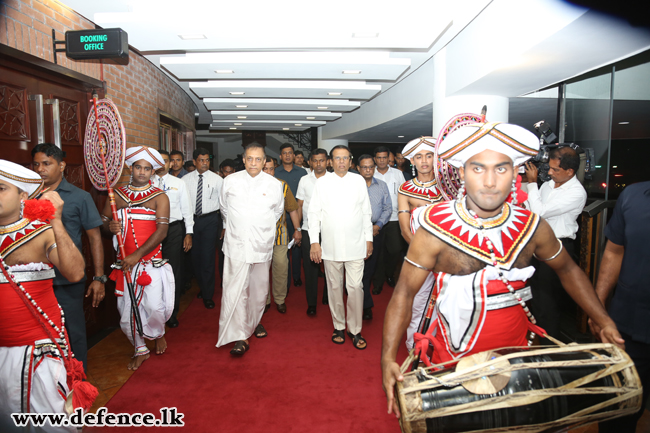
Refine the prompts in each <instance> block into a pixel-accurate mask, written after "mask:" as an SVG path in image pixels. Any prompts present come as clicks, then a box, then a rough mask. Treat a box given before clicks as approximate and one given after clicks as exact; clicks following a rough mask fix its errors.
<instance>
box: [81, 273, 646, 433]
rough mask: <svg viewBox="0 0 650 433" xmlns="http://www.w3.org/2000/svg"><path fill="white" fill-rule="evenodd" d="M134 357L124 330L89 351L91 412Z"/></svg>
mask: <svg viewBox="0 0 650 433" xmlns="http://www.w3.org/2000/svg"><path fill="white" fill-rule="evenodd" d="M197 293H198V286H196V285H193V286H192V289H190V290H189V291H188V292H187V293H186V294H185V295H183V297H182V298H181V305H180V307H179V321H180V322H181V325H180V326H183V324H182V321H183V317H182V314H183V312H184V311H185V310H186V309H187V306H188V305H189V304H190V302H191V301H192V300H194V299H195V298H196V295H197ZM148 345H149V349H153V342H151V341H149V342H148ZM132 353H133V346H132V345H131V343H130V342H129V340H128V339H127V338H126V336H125V335H124V333H123V332H122V330H121V329H116V330H115V331H113V332H112V333H111V334H109V335H108V336H107V337H106V338H104V339H103V340H101V341H100V342H99V343H97V344H96V345H95V346H93V347H92V348H91V349H90V350H89V351H88V374H87V375H88V380H89V381H90V382H91V383H92V384H93V385H95V386H96V387H97V389H98V390H99V396H98V397H97V400H95V404H94V405H93V406H92V408H91V410H90V411H91V412H96V411H97V409H99V408H100V407H102V406H105V405H106V403H107V402H108V401H109V400H110V399H111V398H112V397H113V396H114V395H115V394H116V393H117V391H119V390H120V388H121V387H122V385H124V383H126V381H127V380H128V379H129V378H130V377H131V375H132V374H133V373H134V372H133V371H129V370H127V369H126V365H127V363H128V362H129V357H130V356H131V355H132ZM571 432H572V433H598V427H597V425H595V424H593V425H590V426H587V427H581V428H577V429H573V430H571ZM636 433H650V411H648V410H646V411H645V412H644V414H643V418H641V421H640V422H639V425H638V426H637V432H636Z"/></svg>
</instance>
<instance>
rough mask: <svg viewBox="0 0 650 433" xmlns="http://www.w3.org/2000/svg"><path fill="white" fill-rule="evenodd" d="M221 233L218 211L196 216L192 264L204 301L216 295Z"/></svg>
mask: <svg viewBox="0 0 650 433" xmlns="http://www.w3.org/2000/svg"><path fill="white" fill-rule="evenodd" d="M220 234H221V227H220V224H219V216H218V215H217V212H211V213H209V214H207V215H202V216H200V217H197V216H195V217H194V236H193V239H192V249H191V251H192V265H193V267H194V276H195V277H196V279H197V281H198V283H199V288H200V289H201V296H202V297H203V300H204V301H206V300H208V299H210V300H211V299H212V297H213V296H214V286H215V284H216V281H215V263H216V261H217V260H216V258H217V239H219V235H220Z"/></svg>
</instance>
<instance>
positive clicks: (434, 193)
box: [398, 178, 443, 350]
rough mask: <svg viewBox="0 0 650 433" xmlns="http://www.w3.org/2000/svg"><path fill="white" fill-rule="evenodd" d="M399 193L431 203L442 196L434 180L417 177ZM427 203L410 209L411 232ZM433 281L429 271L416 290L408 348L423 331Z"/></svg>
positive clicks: (409, 181) (408, 334)
mask: <svg viewBox="0 0 650 433" xmlns="http://www.w3.org/2000/svg"><path fill="white" fill-rule="evenodd" d="M398 193H399V194H402V195H405V196H407V197H411V198H415V199H417V200H424V201H427V202H429V203H431V204H434V203H438V202H439V201H441V200H443V196H442V194H441V193H440V189H439V188H438V183H437V182H436V180H435V179H434V180H432V181H431V182H420V181H419V180H418V179H417V178H413V179H411V180H407V181H406V182H404V183H403V184H402V185H401V186H400V187H399V190H398ZM426 207H427V205H424V206H420V207H416V208H414V209H412V210H411V232H412V233H413V234H415V232H416V230H417V229H418V228H419V227H420V223H419V221H418V216H419V215H420V212H422V211H423V210H424V209H426ZM434 282H435V275H434V273H433V272H430V273H429V275H428V276H427V279H426V280H424V284H422V287H420V290H418V293H417V294H416V295H415V298H414V299H413V307H412V311H411V323H410V324H409V327H408V329H407V330H406V347H407V348H408V350H411V349H412V348H413V335H414V334H415V333H416V332H423V331H424V329H422V325H423V323H424V316H425V312H426V310H427V305H428V304H429V300H430V299H431V294H432V293H433V284H434Z"/></svg>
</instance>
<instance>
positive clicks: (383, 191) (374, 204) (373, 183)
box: [357, 155, 393, 320]
mask: <svg viewBox="0 0 650 433" xmlns="http://www.w3.org/2000/svg"><path fill="white" fill-rule="evenodd" d="M357 168H358V169H359V172H360V173H361V176H362V177H363V178H364V180H365V181H366V186H367V187H368V197H369V198H370V208H371V209H372V218H371V221H372V246H373V249H372V254H371V255H370V257H369V258H368V260H366V264H365V266H364V268H363V320H370V319H372V307H374V305H375V304H374V302H373V301H372V294H371V293H370V279H371V278H372V274H373V273H374V272H375V268H376V267H377V258H378V257H379V251H380V250H381V243H382V240H383V237H384V231H383V230H382V229H383V228H384V226H385V225H386V224H387V223H388V220H389V219H390V215H391V213H392V211H393V205H392V203H391V201H390V194H389V193H388V187H387V186H386V182H384V181H383V180H379V179H375V177H374V174H375V162H374V161H373V159H372V156H370V155H361V156H360V157H359V163H358V165H357Z"/></svg>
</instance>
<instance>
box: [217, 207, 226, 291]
mask: <svg viewBox="0 0 650 433" xmlns="http://www.w3.org/2000/svg"><path fill="white" fill-rule="evenodd" d="M217 214H218V215H219V227H221V230H219V235H218V236H217V254H219V276H220V277H221V284H223V263H224V260H225V257H224V255H223V238H221V232H222V231H223V218H221V212H217Z"/></svg>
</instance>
